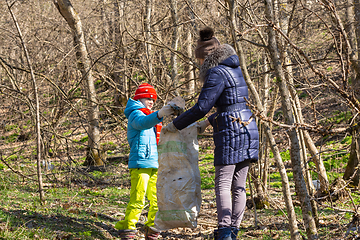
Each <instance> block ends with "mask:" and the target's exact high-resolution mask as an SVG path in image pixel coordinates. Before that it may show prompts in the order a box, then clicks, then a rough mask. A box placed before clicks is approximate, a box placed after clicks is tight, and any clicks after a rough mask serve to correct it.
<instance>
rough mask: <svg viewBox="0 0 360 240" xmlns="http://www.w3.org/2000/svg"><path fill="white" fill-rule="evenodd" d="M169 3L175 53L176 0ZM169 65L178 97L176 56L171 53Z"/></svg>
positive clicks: (170, 0)
mask: <svg viewBox="0 0 360 240" xmlns="http://www.w3.org/2000/svg"><path fill="white" fill-rule="evenodd" d="M169 3H170V10H171V18H172V25H173V35H172V43H171V48H172V49H174V50H175V51H176V50H177V49H178V43H179V27H178V14H177V12H178V11H177V0H169ZM170 65H171V80H172V83H173V84H172V85H173V87H174V88H175V93H176V95H179V93H178V91H177V86H178V81H179V79H178V68H177V55H176V54H175V53H173V52H172V53H171V59H170Z"/></svg>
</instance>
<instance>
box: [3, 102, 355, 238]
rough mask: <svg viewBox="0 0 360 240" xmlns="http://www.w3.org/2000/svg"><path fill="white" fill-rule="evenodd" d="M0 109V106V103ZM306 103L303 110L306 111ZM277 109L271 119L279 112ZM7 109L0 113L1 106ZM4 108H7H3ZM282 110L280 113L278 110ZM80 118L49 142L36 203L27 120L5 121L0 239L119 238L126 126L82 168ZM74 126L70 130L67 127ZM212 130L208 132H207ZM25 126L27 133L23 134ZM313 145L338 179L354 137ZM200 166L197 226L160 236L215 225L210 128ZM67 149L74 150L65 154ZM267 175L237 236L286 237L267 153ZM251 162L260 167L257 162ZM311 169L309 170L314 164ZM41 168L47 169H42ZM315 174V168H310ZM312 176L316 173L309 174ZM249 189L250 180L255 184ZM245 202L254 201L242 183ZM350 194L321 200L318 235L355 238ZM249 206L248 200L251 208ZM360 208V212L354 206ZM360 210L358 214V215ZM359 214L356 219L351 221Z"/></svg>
mask: <svg viewBox="0 0 360 240" xmlns="http://www.w3.org/2000/svg"><path fill="white" fill-rule="evenodd" d="M323 103H324V104H321V106H322V107H323V108H334V107H337V108H338V111H337V113H338V114H337V115H333V116H325V115H324V116H323V115H318V116H317V117H318V121H319V122H324V123H326V121H328V120H329V119H330V121H338V120H341V121H343V119H345V120H346V118H347V113H346V111H343V109H342V108H341V105H336V103H335V102H334V101H332V100H331V99H325V98H324V99H323ZM0 111H4V109H0ZM306 111H308V112H309V114H308V115H307V117H308V118H310V117H311V115H310V112H311V109H310V108H309V109H307V108H304V112H305V114H306ZM279 112H280V111H278V112H275V117H276V116H277V114H278V113H279ZM3 113H4V112H3ZM4 114H8V113H4ZM279 115H281V114H279ZM76 124H78V126H80V125H81V124H82V123H71V122H65V123H64V124H63V129H64V130H63V134H62V138H60V137H59V139H60V140H59V142H61V144H58V145H55V141H54V143H51V144H52V145H51V147H50V149H47V151H48V152H49V154H48V156H47V158H46V160H47V161H46V162H47V164H48V167H49V169H51V170H48V171H47V172H44V175H43V181H44V188H45V189H44V192H45V203H43V204H41V203H40V201H39V191H38V183H37V174H36V161H35V156H36V151H35V150H36V148H35V145H34V141H32V140H31V139H29V138H31V137H29V136H28V135H26V131H23V130H22V129H26V128H25V127H26V125H24V126H17V125H14V124H12V125H11V124H8V125H6V126H5V127H4V130H3V131H2V136H1V139H0V140H1V142H0V143H3V144H0V160H1V162H0V173H1V174H0V194H1V196H2V197H1V198H0V239H44V240H45V239H117V238H118V235H117V231H116V230H115V229H114V225H115V223H116V221H118V220H120V219H122V218H123V217H124V213H125V209H126V205H127V203H128V200H129V189H130V176H129V171H128V168H127V154H128V151H129V149H128V144H127V142H126V138H125V137H124V136H126V132H125V130H123V129H122V128H121V126H117V127H115V128H113V129H112V130H107V131H104V132H106V135H104V136H103V138H102V142H103V145H102V147H103V148H104V150H106V153H107V157H108V158H107V162H106V165H105V167H93V168H86V167H84V166H82V163H83V162H84V160H85V151H86V142H87V136H86V134H85V133H84V131H81V127H78V126H77V125H76ZM70 126H71V129H72V130H71V131H69V130H68V129H69V127H70ZM209 131H210V130H209ZM24 132H25V133H24ZM274 134H275V136H277V139H276V140H277V142H278V144H279V148H280V150H281V156H282V159H283V161H284V164H285V166H286V168H287V169H286V170H287V173H288V178H289V182H290V187H291V191H292V197H293V203H294V206H295V212H296V214H297V219H298V227H299V230H300V234H301V236H303V239H306V233H305V229H304V225H303V221H302V214H301V208H300V206H299V201H298V199H297V198H296V193H295V188H294V181H293V176H292V170H291V163H290V154H289V149H288V140H287V138H286V135H285V134H282V133H280V132H279V130H277V129H276V127H274ZM314 141H315V142H316V144H317V145H318V146H323V145H325V146H326V149H331V151H328V150H327V151H324V152H322V158H323V161H324V164H325V167H326V170H327V173H328V177H329V181H330V182H334V181H335V179H337V178H338V177H341V176H342V175H343V173H344V168H345V167H346V163H347V161H348V156H349V145H350V142H351V137H349V136H346V135H341V136H340V135H337V136H332V137H322V136H314ZM199 149H200V150H199V169H200V174H201V180H202V183H201V187H202V191H201V195H202V204H201V210H200V215H199V217H198V219H197V227H196V228H194V229H190V228H176V229H171V230H168V231H164V232H162V233H161V238H162V239H198V240H200V239H213V231H214V229H215V228H216V227H217V221H216V217H217V213H216V201H215V193H214V166H213V141H212V138H211V137H210V132H209V133H208V134H206V135H203V136H200V137H199ZM70 153H71V154H70ZM269 161H270V165H269V175H268V181H267V191H266V196H267V198H268V205H267V206H265V208H262V209H256V210H255V209H254V208H251V209H250V208H248V207H247V208H246V211H245V214H244V218H243V221H242V223H241V226H240V228H241V229H240V233H239V236H238V239H290V232H289V225H288V220H287V213H286V207H285V203H284V200H283V197H282V196H283V195H282V187H281V178H280V174H279V171H278V170H277V168H276V166H275V164H274V160H273V158H272V156H271V153H270V154H269ZM254 167H258V166H257V165H255V166H254ZM309 167H310V168H312V169H314V168H315V167H314V165H313V163H312V162H309ZM43 170H44V169H43ZM314 172H315V171H314ZM313 179H314V180H317V174H315V173H314V174H313ZM252 188H254V187H253V185H252ZM246 190H247V200H248V201H249V202H251V201H252V196H251V192H252V191H251V190H252V189H251V188H250V185H249V182H248V183H247V189H246ZM347 193H349V194H350V196H351V197H349V196H343V198H340V199H337V200H333V201H330V202H329V201H319V202H318V213H319V226H318V233H319V239H346V240H348V239H349V240H350V239H360V226H359V221H357V222H356V221H354V224H351V223H352V221H353V220H354V216H355V214H354V211H355V210H356V208H357V207H358V206H359V204H360V194H359V192H358V191H355V190H352V189H348V191H347ZM250 205H251V204H248V206H249V207H250ZM147 210H148V205H146V207H145V209H144V211H143V214H142V215H141V218H140V221H139V224H138V230H139V231H138V233H137V237H138V238H139V239H144V231H143V230H142V227H143V224H144V222H145V221H146V213H147ZM357 211H359V210H357ZM357 216H358V215H357ZM355 220H356V219H355Z"/></svg>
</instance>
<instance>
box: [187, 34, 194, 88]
mask: <svg viewBox="0 0 360 240" xmlns="http://www.w3.org/2000/svg"><path fill="white" fill-rule="evenodd" d="M186 41H187V43H186V53H187V55H188V56H189V57H191V58H192V56H193V54H192V51H193V47H192V42H193V37H192V34H191V29H188V31H187V32H186ZM193 68H194V64H193V63H192V62H191V61H189V64H186V68H185V72H186V81H188V84H187V90H188V91H187V94H188V95H193V94H194V93H195V75H194V70H193Z"/></svg>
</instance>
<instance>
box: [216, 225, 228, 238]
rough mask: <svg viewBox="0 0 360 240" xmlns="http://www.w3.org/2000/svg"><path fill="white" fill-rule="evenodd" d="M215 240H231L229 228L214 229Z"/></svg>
mask: <svg viewBox="0 0 360 240" xmlns="http://www.w3.org/2000/svg"><path fill="white" fill-rule="evenodd" d="M214 239H215V240H232V238H231V228H226V227H225V228H219V229H216V230H215V231H214Z"/></svg>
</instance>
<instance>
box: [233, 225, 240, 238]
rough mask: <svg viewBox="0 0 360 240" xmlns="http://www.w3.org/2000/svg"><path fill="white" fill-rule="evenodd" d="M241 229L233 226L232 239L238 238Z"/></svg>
mask: <svg viewBox="0 0 360 240" xmlns="http://www.w3.org/2000/svg"><path fill="white" fill-rule="evenodd" d="M239 230H240V229H238V228H236V227H232V228H231V239H232V240H236V237H237V235H238V233H239Z"/></svg>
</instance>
